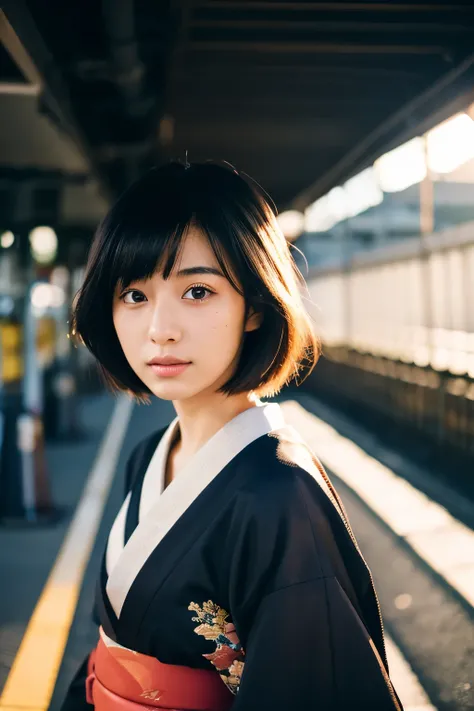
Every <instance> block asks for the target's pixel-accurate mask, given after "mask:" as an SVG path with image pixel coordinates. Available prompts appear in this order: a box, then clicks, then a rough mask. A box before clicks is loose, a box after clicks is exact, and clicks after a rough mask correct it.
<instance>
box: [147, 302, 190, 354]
mask: <svg viewBox="0 0 474 711" xmlns="http://www.w3.org/2000/svg"><path fill="white" fill-rule="evenodd" d="M181 335H182V334H181V328H180V326H179V325H178V321H177V319H176V317H175V315H174V313H173V309H172V308H171V307H170V306H169V304H168V305H165V304H163V303H161V304H157V305H156V307H155V309H154V310H153V314H152V318H151V321H150V325H149V328H148V337H149V338H150V340H151V341H153V343H156V344H158V345H162V344H163V345H164V344H166V343H170V342H177V341H179V340H180V339H181Z"/></svg>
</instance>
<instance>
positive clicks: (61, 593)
mask: <svg viewBox="0 0 474 711" xmlns="http://www.w3.org/2000/svg"><path fill="white" fill-rule="evenodd" d="M132 409H133V400H131V399H130V398H129V397H128V396H126V395H122V396H120V397H119V398H118V400H117V403H116V406H115V409H114V412H113V415H112V418H111V420H110V422H109V426H108V428H107V430H106V433H105V436H104V438H103V440H102V443H101V446H100V449H99V452H98V454H97V457H96V460H95V462H94V466H93V468H92V470H91V472H90V474H89V477H88V479H87V483H86V486H85V488H84V492H83V494H82V496H81V499H80V501H79V504H78V506H77V509H76V512H75V515H74V518H73V520H72V521H71V524H70V526H69V529H68V532H67V534H66V538H65V539H64V542H63V545H62V546H61V549H60V551H59V553H58V556H57V558H56V561H55V563H54V566H53V568H52V570H51V573H50V575H49V578H48V580H47V581H46V584H45V586H44V588H43V591H42V593H41V596H40V598H39V600H38V603H37V605H36V607H35V610H34V612H33V615H32V616H31V619H30V621H29V623H28V627H27V629H26V632H25V635H24V637H23V640H22V642H21V645H20V648H19V650H18V652H17V655H16V657H15V660H14V662H13V666H12V668H11V670H10V674H9V676H8V679H7V681H6V684H5V687H4V689H3V693H2V695H1V697H0V709H1V711H45V710H46V709H47V708H48V706H49V704H50V701H51V697H52V695H53V691H54V686H55V683H56V679H57V676H58V672H59V668H60V665H61V662H62V658H63V654H64V649H65V646H66V643H67V639H68V636H69V630H70V628H71V624H72V621H73V618H74V613H75V610H76V605H77V600H78V597H79V593H80V589H81V585H82V580H83V577H84V573H85V569H86V566H87V563H88V561H89V558H90V554H91V551H92V547H93V545H94V541H95V537H96V535H97V530H98V528H99V524H100V521H101V518H102V514H103V510H104V506H105V502H106V500H107V495H108V493H109V490H110V486H111V484H112V480H113V476H114V472H115V467H116V464H117V460H118V457H119V454H120V450H121V447H122V443H123V439H124V437H125V433H126V430H127V427H128V423H129V421H130V417H131V414H132Z"/></svg>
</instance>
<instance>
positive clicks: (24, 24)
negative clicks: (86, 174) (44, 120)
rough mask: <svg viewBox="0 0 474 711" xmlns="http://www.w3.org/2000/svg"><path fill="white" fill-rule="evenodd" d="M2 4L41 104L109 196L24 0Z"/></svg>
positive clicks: (49, 54) (102, 175)
mask: <svg viewBox="0 0 474 711" xmlns="http://www.w3.org/2000/svg"><path fill="white" fill-rule="evenodd" d="M2 7H3V10H2V14H4V15H5V17H6V19H7V21H8V25H9V26H10V27H11V30H12V31H13V33H14V35H15V36H16V38H17V41H18V43H19V45H21V46H22V47H23V48H24V56H26V57H29V61H30V67H29V68H27V71H28V72H30V77H31V78H35V83H37V84H38V85H39V86H40V87H41V101H42V103H43V105H44V106H45V107H47V108H48V110H49V111H50V112H51V113H52V115H53V116H55V117H56V119H57V121H58V122H59V124H60V126H61V128H62V129H63V130H64V131H65V132H66V133H67V134H68V135H69V136H70V138H71V139H72V140H73V141H74V144H75V146H76V149H77V150H78V151H79V153H81V155H82V156H83V157H84V158H85V160H86V161H87V163H88V165H90V167H91V172H92V173H93V174H95V176H96V177H97V178H98V180H99V182H100V187H101V190H102V193H103V196H104V198H105V199H110V192H109V189H108V184H107V181H106V179H105V176H104V174H103V172H102V170H101V168H100V165H99V163H98V161H97V159H96V156H95V154H94V152H93V150H92V147H91V146H90V144H89V141H88V139H87V137H86V136H85V134H84V132H83V130H82V127H81V126H80V125H79V123H78V121H77V117H76V116H75V114H74V111H73V109H72V106H71V102H70V97H69V91H68V87H67V85H66V84H65V82H64V80H63V78H62V76H61V72H60V70H59V68H58V67H57V65H56V64H55V61H54V58H53V56H52V54H51V52H50V51H49V49H48V47H47V45H46V43H45V42H44V39H43V37H42V35H41V33H40V31H39V30H38V28H37V26H36V23H35V21H34V19H33V17H32V15H31V13H30V11H29V9H28V7H27V5H26V3H25V2H24V0H4V1H3V3H2ZM17 56H18V55H17ZM22 70H23V67H22Z"/></svg>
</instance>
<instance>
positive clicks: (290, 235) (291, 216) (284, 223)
mask: <svg viewBox="0 0 474 711" xmlns="http://www.w3.org/2000/svg"><path fill="white" fill-rule="evenodd" d="M277 222H278V224H279V226H280V229H281V231H282V232H283V234H284V235H285V237H286V239H287V240H288V241H289V242H292V241H293V240H295V239H298V237H299V236H300V235H301V233H302V232H303V231H304V215H303V214H302V213H301V212H298V210H287V211H286V212H282V213H281V214H280V215H278V216H277Z"/></svg>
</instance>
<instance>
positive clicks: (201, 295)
mask: <svg viewBox="0 0 474 711" xmlns="http://www.w3.org/2000/svg"><path fill="white" fill-rule="evenodd" d="M190 293H191V294H192V297H193V298H192V299H189V298H187V297H186V294H190ZM213 293H214V292H213V291H211V290H210V289H208V288H207V287H206V286H192V287H191V288H190V289H188V290H187V291H186V292H185V294H184V296H183V299H185V298H186V299H187V300H188V301H204V300H205V299H206V294H213Z"/></svg>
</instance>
